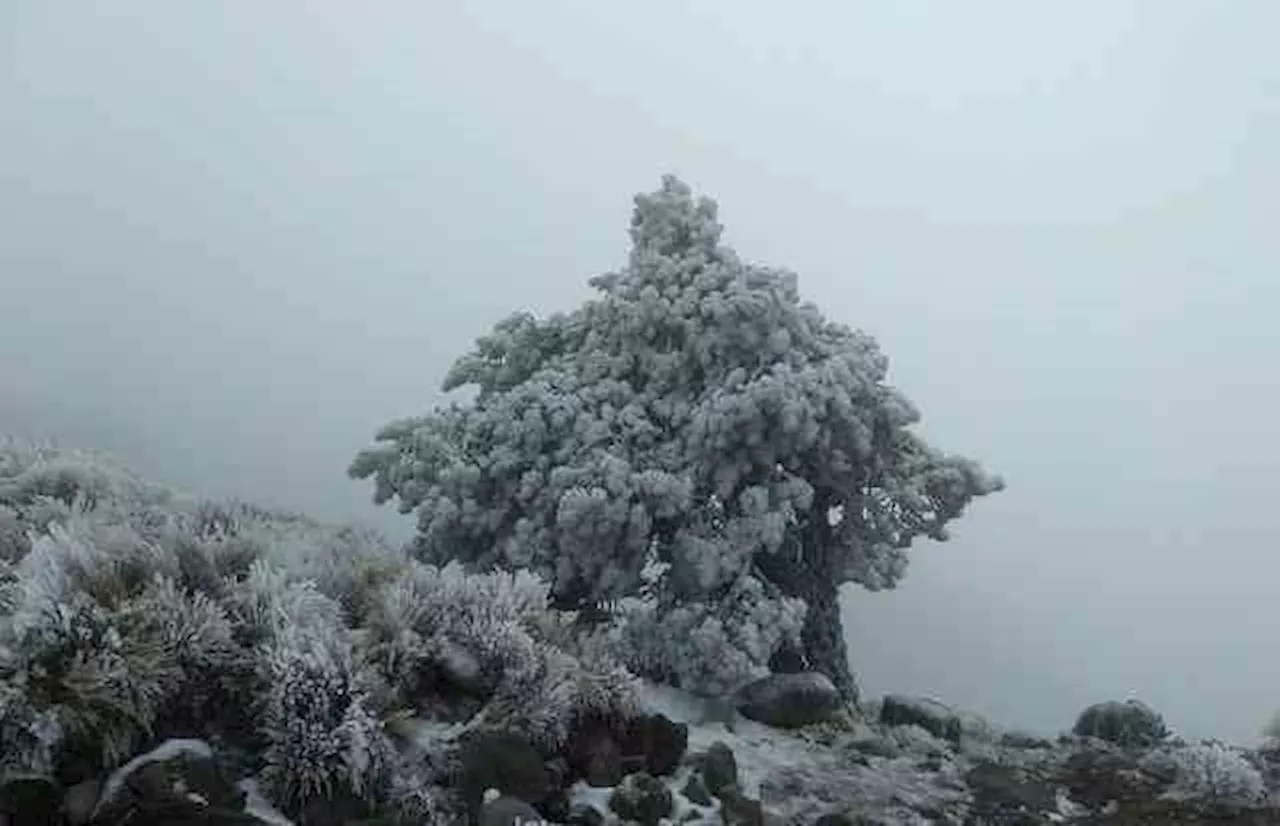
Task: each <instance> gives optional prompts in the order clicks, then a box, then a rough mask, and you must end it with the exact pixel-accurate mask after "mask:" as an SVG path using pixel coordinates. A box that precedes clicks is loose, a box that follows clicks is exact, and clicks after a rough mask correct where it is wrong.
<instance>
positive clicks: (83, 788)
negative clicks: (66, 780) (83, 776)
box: [62, 780, 102, 826]
mask: <svg viewBox="0 0 1280 826" xmlns="http://www.w3.org/2000/svg"><path fill="white" fill-rule="evenodd" d="M101 792H102V783H100V782H99V781H97V780H82V781H81V782H79V783H77V784H75V785H74V786H72V787H71V788H69V789H67V793H66V796H64V797H63V798H62V816H63V817H65V818H66V819H67V824H68V826H84V824H86V823H88V822H89V818H90V817H92V816H93V807H94V806H95V805H97V803H98V795H99V794H101Z"/></svg>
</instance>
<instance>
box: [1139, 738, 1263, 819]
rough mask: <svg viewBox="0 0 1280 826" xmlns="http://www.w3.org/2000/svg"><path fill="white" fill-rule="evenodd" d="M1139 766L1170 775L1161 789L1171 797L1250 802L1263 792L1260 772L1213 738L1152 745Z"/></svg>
mask: <svg viewBox="0 0 1280 826" xmlns="http://www.w3.org/2000/svg"><path fill="white" fill-rule="evenodd" d="M1142 767H1143V768H1145V769H1147V770H1148V771H1152V772H1154V773H1157V774H1161V775H1165V776H1168V777H1171V778H1172V779H1173V784H1172V785H1171V786H1170V787H1169V789H1168V790H1167V791H1166V792H1165V794H1166V796H1168V797H1170V798H1172V799H1177V800H1198V801H1203V802H1205V803H1211V804H1217V805H1222V806H1250V805H1254V804H1256V803H1258V802H1259V801H1261V800H1263V799H1265V798H1266V796H1267V786H1266V782H1265V781H1264V780H1263V777H1262V773H1261V772H1260V771H1258V769H1257V768H1256V767H1255V766H1254V765H1253V764H1252V763H1250V762H1249V761H1248V760H1247V759H1246V758H1245V757H1244V756H1243V755H1241V754H1240V753H1239V752H1238V751H1236V750H1235V749H1233V748H1231V747H1230V746H1227V745H1226V744H1224V743H1219V742H1216V741H1205V742H1201V743H1194V744H1192V745H1189V746H1183V747H1181V748H1163V749H1156V750H1154V751H1151V752H1149V753H1148V754H1147V755H1145V756H1144V757H1143V761H1142Z"/></svg>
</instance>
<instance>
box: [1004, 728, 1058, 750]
mask: <svg viewBox="0 0 1280 826" xmlns="http://www.w3.org/2000/svg"><path fill="white" fill-rule="evenodd" d="M1000 744H1001V745H1003V746H1007V747H1009V748H1011V749H1051V748H1053V743H1052V742H1051V741H1049V740H1046V739H1045V738H1043V737H1039V736H1037V735H1035V734H1030V733H1028V732H1025V731H1006V732H1005V733H1004V734H1002V735H1001V736H1000Z"/></svg>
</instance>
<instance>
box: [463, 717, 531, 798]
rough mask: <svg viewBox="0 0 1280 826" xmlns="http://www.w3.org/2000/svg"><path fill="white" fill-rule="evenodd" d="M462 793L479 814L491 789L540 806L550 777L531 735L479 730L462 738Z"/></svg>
mask: <svg viewBox="0 0 1280 826" xmlns="http://www.w3.org/2000/svg"><path fill="white" fill-rule="evenodd" d="M458 761H459V764H460V775H461V776H460V778H459V782H458V789H459V794H460V796H461V799H462V802H463V805H464V806H465V807H466V809H467V811H468V812H470V813H472V815H473V816H475V815H477V814H478V813H479V810H480V806H481V804H482V802H483V798H484V793H485V791H486V790H488V789H491V788H493V789H497V790H498V791H499V792H500V793H502V794H504V795H508V796H510V797H515V798H519V799H520V800H523V801H524V802H526V803H528V804H529V805H531V806H534V805H537V804H538V803H539V802H541V801H542V800H543V798H545V797H546V796H547V795H548V794H549V793H550V792H551V777H550V774H549V772H548V771H547V767H546V765H545V763H544V758H543V756H542V753H541V752H539V751H538V750H537V749H536V748H535V747H534V746H533V744H532V743H531V742H529V740H528V738H526V737H524V736H523V735H520V734H517V733H515V732H508V731H476V732H472V733H470V734H467V735H465V736H464V737H463V739H462V742H461V743H460V746H459V750H458Z"/></svg>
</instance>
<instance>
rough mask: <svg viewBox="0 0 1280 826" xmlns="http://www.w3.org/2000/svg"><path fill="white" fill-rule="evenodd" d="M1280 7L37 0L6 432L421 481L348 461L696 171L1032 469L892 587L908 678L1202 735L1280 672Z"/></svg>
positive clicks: (9, 108)
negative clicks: (485, 340) (665, 184)
mask: <svg viewBox="0 0 1280 826" xmlns="http://www.w3.org/2000/svg"><path fill="white" fill-rule="evenodd" d="M1277 30H1280V6H1278V5H1276V4H1274V3H1272V2H1267V1H1266V0H1256V1H1254V2H1250V0H1237V2H1232V3H1210V2H1199V0H1186V1H1185V2H1178V1H1177V0H1149V1H1148V2H1135V1H1134V0H1092V1H1091V2H1081V3H1070V4H1068V3H1058V4H1050V3H1026V2H1022V0H1007V1H1006V2H994V0H992V1H991V2H970V3H950V2H943V1H942V0H938V2H911V1H910V0H895V2H893V3H884V2H869V1H868V2H843V3H837V2H829V3H816V2H791V3H786V4H777V3H764V2H757V3H753V2H740V1H739V0H723V2H697V3H694V2H685V3H678V2H645V3H611V2H606V3H599V2H586V0H582V1H581V2H551V0H540V2H537V3H529V2H519V1H518V0H509V2H471V0H467V2H465V3H464V2H462V0H453V2H448V1H447V0H438V2H407V0H406V2H390V0H385V2H380V3H363V4H347V3H338V2H319V1H317V2H307V3H301V2H299V3H292V2H280V3H259V2H240V3H235V2H224V3H170V2H162V1H161V0H134V2H130V3H116V4H106V3H100V4H99V3H74V4H73V3H66V4H57V3H45V2H39V0H10V2H8V3H5V4H4V9H3V10H0V428H7V429H10V430H14V431H17V432H19V433H24V434H27V435H42V434H48V433H53V434H57V435H60V436H62V437H63V438H64V439H65V440H66V441H68V442H71V443H75V444H87V445H90V446H99V447H104V448H108V449H113V450H116V451H118V452H119V453H121V454H123V455H124V456H125V457H126V458H127V459H129V460H130V461H131V462H132V463H133V464H134V465H135V466H137V467H138V468H139V469H141V470H143V471H146V472H148V473H151V474H153V475H156V476H158V477H159V478H161V479H163V480H165V481H169V482H171V483H175V484H178V485H180V486H183V487H187V488H194V489H198V490H201V491H205V492H209V493H211V494H216V495H228V494H236V495H240V496H243V497H245V498H250V499H255V500H261V501H264V502H267V503H271V504H275V505H282V506H287V507H297V508H304V509H307V510H310V511H313V512H315V513H317V514H320V515H326V516H337V517H356V518H361V519H372V520H376V521H377V522H378V523H379V524H381V525H383V526H384V527H387V528H389V529H390V530H393V531H398V532H399V533H401V534H403V533H404V532H405V531H406V530H407V529H408V527H409V523H408V520H407V518H403V517H397V516H395V515H394V514H393V513H389V512H388V511H386V510H375V509H374V508H373V507H372V506H371V505H369V504H368V498H369V487H368V486H367V485H365V484H362V483H355V482H349V481H347V480H346V479H345V476H344V470H345V467H346V465H347V463H348V461H349V460H350V459H351V457H352V456H353V454H354V453H355V451H356V450H358V449H359V448H360V447H362V446H363V445H364V444H366V443H367V441H368V440H369V438H370V437H371V435H372V433H373V431H374V430H375V429H376V428H377V427H378V426H379V425H381V424H382V423H383V422H384V421H386V420H387V419H389V418H392V417H396V416H400V415H405V414H411V413H416V412H420V411H421V410H423V409H425V408H426V407H427V406H429V405H430V404H432V403H435V402H436V401H438V400H439V399H440V398H441V396H440V394H439V393H438V392H437V388H438V386H439V382H440V380H441V378H442V377H443V374H444V371H445V369H446V368H447V367H448V365H449V364H450V362H451V361H452V359H453V358H454V357H455V356H456V355H458V354H459V353H460V352H461V351H462V350H463V349H464V348H465V347H466V346H467V345H468V344H469V343H470V341H471V340H472V339H473V338H474V337H475V336H476V335H478V334H481V333H483V332H484V331H485V330H486V329H487V328H488V326H489V325H490V324H492V323H493V322H494V321H496V320H498V319H499V318H501V317H502V316H504V315H505V314H507V313H509V312H510V311H512V310H515V309H519V308H529V309H534V310H537V311H539V312H548V311H553V310H556V309H566V308H569V307H571V306H572V305H574V304H575V303H577V302H578V301H580V300H581V299H582V298H584V297H585V296H586V295H587V294H588V289H587V287H586V285H585V282H586V279H587V278H588V277H590V276H592V275H594V274H597V273H599V272H602V271H605V270H609V269H612V268H614V267H615V266H618V265H620V264H622V263H623V261H624V260H625V255H626V251H627V239H626V235H625V229H626V225H627V221H628V218H629V213H630V208H631V197H632V195H633V194H634V193H635V192H637V191H640V190H649V189H653V188H655V187H656V186H657V184H658V181H659V176H660V175H661V174H662V173H663V172H667V171H670V172H675V173H676V174H679V175H680V176H681V177H683V178H684V179H685V180H686V181H688V182H689V183H690V184H691V185H692V186H694V187H695V189H698V190H700V191H703V192H706V193H708V194H711V195H713V196H715V197H716V198H717V199H718V200H719V201H720V204H721V217H722V219H723V220H724V222H725V223H726V225H727V237H728V240H729V242H730V243H731V244H733V245H735V246H736V247H737V248H738V249H739V251H740V252H741V253H742V254H743V255H744V256H745V257H747V258H748V259H752V260H757V261H761V262H764V263H771V264H775V265H780V266H786V267H789V268H792V269H794V270H796V271H797V272H798V273H799V275H800V286H801V290H802V292H803V293H804V294H805V296H806V297H807V298H810V299H812V300H815V301H817V302H818V303H819V304H820V305H821V306H822V307H823V309H824V310H825V311H826V312H827V314H828V315H829V316H830V317H832V318H835V319H838V320H841V321H845V322H848V323H851V324H854V325H857V326H860V327H862V328H864V329H866V330H868V331H870V332H872V333H874V334H875V335H876V336H877V337H878V338H879V339H880V342H881V344H882V345H883V346H884V348H885V350H886V352H887V353H888V355H889V357H890V359H891V363H892V370H891V378H892V380H893V381H894V382H895V383H896V384H898V385H899V386H900V387H902V388H903V389H904V390H906V391H907V393H908V394H909V395H910V396H911V397H912V398H913V399H914V400H915V401H916V402H917V403H918V404H919V406H920V407H921V409H922V410H923V412H924V415H925V424H924V427H925V431H926V432H927V433H928V434H929V435H930V436H931V437H932V438H934V439H935V440H936V441H937V442H938V443H940V444H941V445H942V446H944V447H946V448H948V449H952V450H957V451H961V452H965V453H968V454H971V455H974V456H977V457H980V458H982V459H983V460H985V461H986V462H987V463H988V465H989V466H990V467H991V468H992V469H994V470H997V471H999V472H1001V473H1002V474H1003V475H1004V476H1005V477H1006V479H1007V481H1008V483H1009V488H1008V490H1007V491H1005V492H1004V493H1001V494H998V495H996V496H992V497H989V498H988V499H986V500H983V501H980V502H979V503H978V504H977V505H976V506H975V508H974V509H973V510H972V512H971V513H970V514H969V515H968V516H967V517H966V518H965V519H964V520H962V521H961V522H960V523H958V525H957V528H956V531H955V533H956V536H955V539H954V541H953V542H952V543H950V544H948V545H933V544H929V545H922V546H920V547H919V548H918V549H917V551H916V553H915V555H914V558H913V562H912V566H913V567H912V569H911V571H910V572H909V574H908V576H907V579H906V581H905V582H904V584H903V585H902V587H900V588H899V589H898V590H897V591H894V592H889V593H885V594H868V593H866V592H863V591H851V592H850V593H849V594H848V597H847V599H846V602H847V606H848V607H847V611H846V622H847V624H848V626H849V639H850V645H851V647H852V653H853V665H854V668H855V670H856V671H857V672H858V674H859V676H860V679H861V681H862V683H863V685H864V688H865V689H866V690H867V692H868V693H872V694H875V693H881V692H884V691H907V692H919V693H930V694H936V695H938V696H940V697H941V698H943V699H945V700H947V701H950V702H954V703H957V704H959V705H962V706H967V707H969V708H973V709H975V710H978V711H981V712H984V713H986V714H989V715H990V716H991V717H992V718H993V719H995V720H997V721H999V722H1002V723H1009V724H1022V725H1027V726H1031V727H1037V728H1043V729H1049V730H1053V729H1059V728H1063V727H1066V726H1069V725H1070V723H1071V721H1072V719H1073V718H1074V715H1075V713H1076V712H1077V711H1078V710H1079V709H1080V708H1081V707H1082V706H1083V705H1085V704H1087V703H1089V702H1093V701H1096V700H1099V699H1106V698H1110V697H1116V698H1124V697H1126V696H1129V695H1130V694H1131V693H1136V694H1138V695H1139V696H1141V697H1143V698H1144V699H1146V700H1147V701H1148V702H1150V703H1152V704H1153V705H1155V706H1156V707H1157V708H1159V709H1160V710H1162V711H1163V712H1164V713H1165V714H1166V716H1167V718H1168V719H1169V722H1170V723H1171V724H1172V725H1173V726H1174V727H1175V728H1177V729H1179V730H1180V731H1182V732H1184V733H1185V734H1188V735H1190V736H1205V735H1215V736H1223V737H1228V738H1233V739H1237V740H1247V739H1251V738H1252V737H1253V736H1254V735H1255V734H1256V732H1257V729H1258V728H1259V727H1260V725H1261V724H1262V723H1263V722H1264V721H1265V720H1266V718H1267V717H1269V716H1270V715H1271V714H1272V712H1274V711H1276V710H1277V709H1280V647H1278V646H1277V640H1278V639H1280V599H1277V598H1276V595H1277V593H1280V560H1278V559H1277V556H1276V554H1277V550H1278V543H1277V533H1278V531H1277V528H1276V527H1275V520H1274V518H1273V511H1274V507H1275V506H1274V504H1273V498H1274V495H1275V490H1276V476H1277V473H1276V470H1277V467H1278V466H1280V447H1277V441H1276V439H1275V438H1274V435H1273V433H1274V423H1275V422H1276V421H1278V420H1280V400H1278V399H1280V387H1278V385H1280V379H1277V371H1276V368H1275V366H1274V361H1275V358H1276V355H1277V353H1278V352H1280V349H1278V348H1277V345H1278V344H1280V332H1277V324H1276V318H1277V315H1278V314H1280V279H1277V277H1276V275H1275V273H1274V272H1273V270H1274V268H1275V262H1276V261H1277V253H1280V241H1277V232H1276V229H1275V224H1274V222H1275V219H1274V217H1272V218H1268V217H1267V216H1275V215H1277V214H1280V198H1278V196H1277V181H1278V180H1280V178H1278V177H1277V173H1278V172H1280V169H1278V163H1277V155H1276V149H1275V147H1276V146H1278V145H1280V52H1277V51H1276V50H1275V48H1274V39H1275V32H1276V31H1277Z"/></svg>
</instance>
